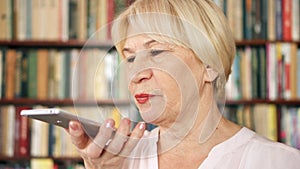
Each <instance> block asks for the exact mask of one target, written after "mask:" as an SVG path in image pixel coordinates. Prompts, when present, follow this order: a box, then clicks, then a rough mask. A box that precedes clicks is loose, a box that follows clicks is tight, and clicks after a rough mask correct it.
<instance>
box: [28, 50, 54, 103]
mask: <svg viewBox="0 0 300 169" xmlns="http://www.w3.org/2000/svg"><path fill="white" fill-rule="evenodd" d="M48 57H49V56H48V50H47V49H39V50H37V63H36V64H37V65H36V67H37V68H36V70H37V77H36V82H37V84H36V85H37V89H36V90H37V91H36V92H37V96H36V97H37V99H42V100H43V99H47V98H48V70H49V69H48V65H49V63H48ZM29 66H31V65H29Z"/></svg>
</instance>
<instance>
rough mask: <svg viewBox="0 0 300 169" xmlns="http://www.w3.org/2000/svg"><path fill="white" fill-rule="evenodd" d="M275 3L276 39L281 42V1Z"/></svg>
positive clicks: (277, 0)
mask: <svg viewBox="0 0 300 169" xmlns="http://www.w3.org/2000/svg"><path fill="white" fill-rule="evenodd" d="M275 1H276V39H277V40H282V0H275Z"/></svg>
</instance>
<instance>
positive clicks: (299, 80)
mask: <svg viewBox="0 0 300 169" xmlns="http://www.w3.org/2000/svg"><path fill="white" fill-rule="evenodd" d="M297 65H298V66H297V84H298V85H299V84H300V66H299V65H300V50H299V49H298V50H297ZM297 98H298V99H299V98H300V87H298V88H297Z"/></svg>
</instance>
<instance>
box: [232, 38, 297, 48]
mask: <svg viewBox="0 0 300 169" xmlns="http://www.w3.org/2000/svg"><path fill="white" fill-rule="evenodd" d="M283 42H286V43H296V44H298V45H300V41H283V40H272V41H270V40H264V39H254V40H242V41H237V42H236V46H262V45H266V44H268V43H283Z"/></svg>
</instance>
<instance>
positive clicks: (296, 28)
mask: <svg viewBox="0 0 300 169" xmlns="http://www.w3.org/2000/svg"><path fill="white" fill-rule="evenodd" d="M299 10H300V1H299V0H293V1H292V40H293V41H300V19H299V15H300V11H299Z"/></svg>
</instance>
